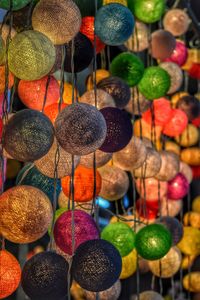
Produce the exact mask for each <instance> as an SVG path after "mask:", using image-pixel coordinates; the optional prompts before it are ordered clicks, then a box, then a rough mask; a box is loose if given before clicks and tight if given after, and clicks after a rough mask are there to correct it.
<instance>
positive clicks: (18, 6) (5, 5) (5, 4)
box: [0, 0, 31, 10]
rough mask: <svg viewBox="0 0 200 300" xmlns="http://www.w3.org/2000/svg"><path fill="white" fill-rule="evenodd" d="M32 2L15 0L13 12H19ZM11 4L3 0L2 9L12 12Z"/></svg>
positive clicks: (0, 4)
mask: <svg viewBox="0 0 200 300" xmlns="http://www.w3.org/2000/svg"><path fill="white" fill-rule="evenodd" d="M29 2H31V0H15V1H13V2H12V10H19V9H22V8H23V7H24V6H26V5H27V4H28V3H29ZM10 5H11V4H10V2H9V1H7V0H2V1H1V3H0V8H3V9H6V10H10Z"/></svg>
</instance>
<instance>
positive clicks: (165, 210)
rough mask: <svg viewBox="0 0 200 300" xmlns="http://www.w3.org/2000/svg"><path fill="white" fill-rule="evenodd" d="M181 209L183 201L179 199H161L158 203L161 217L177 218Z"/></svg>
mask: <svg viewBox="0 0 200 300" xmlns="http://www.w3.org/2000/svg"><path fill="white" fill-rule="evenodd" d="M182 207H183V201H182V200H181V199H179V200H176V201H173V200H170V199H168V198H166V197H165V198H163V199H162V201H161V203H160V214H161V216H163V217H164V216H170V217H175V216H177V215H178V214H179V213H180V212H181V209H182Z"/></svg>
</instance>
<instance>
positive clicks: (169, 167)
mask: <svg viewBox="0 0 200 300" xmlns="http://www.w3.org/2000/svg"><path fill="white" fill-rule="evenodd" d="M159 153H160V156H161V168H160V171H159V172H158V173H157V174H156V176H155V177H156V179H158V180H161V181H169V180H171V179H173V178H174V177H175V176H176V175H177V174H178V172H179V169H180V160H179V157H178V155H176V154H175V153H173V152H169V151H160V152H159Z"/></svg>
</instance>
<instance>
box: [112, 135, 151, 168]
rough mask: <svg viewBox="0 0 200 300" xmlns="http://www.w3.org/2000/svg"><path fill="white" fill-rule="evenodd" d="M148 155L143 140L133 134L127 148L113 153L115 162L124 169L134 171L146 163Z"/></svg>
mask: <svg viewBox="0 0 200 300" xmlns="http://www.w3.org/2000/svg"><path fill="white" fill-rule="evenodd" d="M146 156H147V150H146V147H145V145H144V144H143V142H142V140H141V139H139V138H137V137H135V136H133V137H132V139H131V140H130V142H129V143H128V145H127V146H126V147H125V148H123V149H122V150H121V151H118V152H115V153H114V154H113V164H114V165H115V166H116V167H118V168H120V169H122V170H125V171H132V170H134V169H137V168H139V167H140V166H141V165H142V164H143V163H144V161H145V159H146Z"/></svg>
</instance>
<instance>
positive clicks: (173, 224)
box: [156, 217, 183, 245]
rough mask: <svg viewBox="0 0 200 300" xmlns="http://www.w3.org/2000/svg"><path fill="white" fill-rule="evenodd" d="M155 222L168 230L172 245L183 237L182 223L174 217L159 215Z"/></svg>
mask: <svg viewBox="0 0 200 300" xmlns="http://www.w3.org/2000/svg"><path fill="white" fill-rule="evenodd" d="M156 223H157V224H162V225H164V226H165V227H166V228H167V229H168V230H169V232H170V233H171V235H172V244H173V245H176V244H178V243H179V242H180V240H181V239H182V237H183V225H182V224H181V223H180V222H179V221H178V220H177V219H176V218H172V217H160V218H159V219H158V220H157V222H156Z"/></svg>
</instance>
